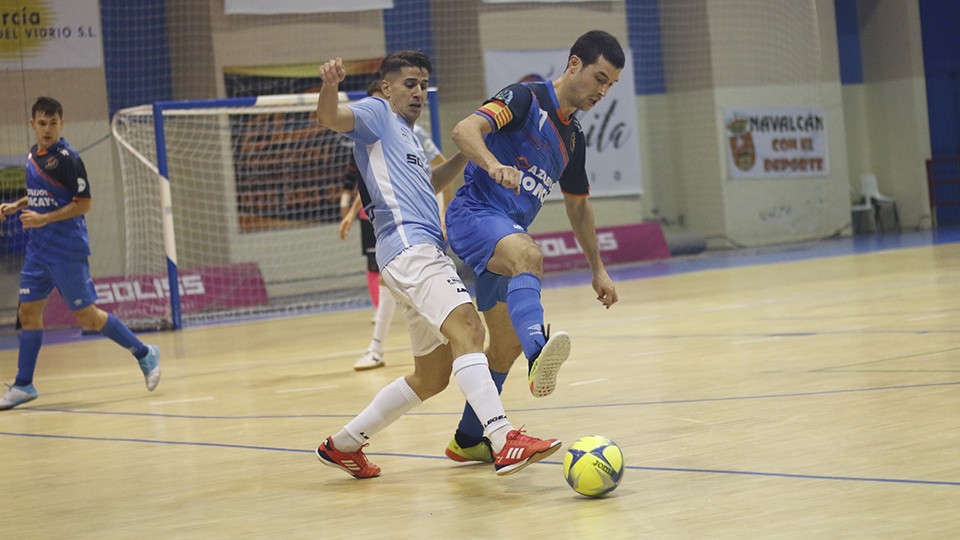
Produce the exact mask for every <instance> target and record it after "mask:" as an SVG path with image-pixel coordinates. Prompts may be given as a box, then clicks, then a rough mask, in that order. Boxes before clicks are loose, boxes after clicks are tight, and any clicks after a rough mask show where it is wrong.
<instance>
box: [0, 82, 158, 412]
mask: <svg viewBox="0 0 960 540" xmlns="http://www.w3.org/2000/svg"><path fill="white" fill-rule="evenodd" d="M30 126H31V127H32V128H33V131H34V133H35V134H36V137H37V144H35V145H34V146H33V148H31V149H30V155H29V157H28V158H27V170H26V177H27V195H26V196H25V197H23V198H21V199H19V200H17V201H14V202H11V203H3V204H0V220H3V219H4V218H5V217H6V216H9V215H13V214H15V213H17V212H18V211H21V210H22V212H21V214H20V222H21V223H22V224H23V228H24V229H25V230H26V231H27V234H28V237H27V254H26V258H25V259H24V263H23V270H22V271H21V272H20V306H19V307H18V309H17V320H18V321H19V322H20V326H21V329H20V331H19V333H18V334H17V339H18V342H19V345H20V347H19V352H18V358H17V378H16V380H15V381H14V383H13V385H10V386H9V387H8V388H7V391H6V392H4V394H3V396H2V397H0V410H5V409H12V408H13V407H16V406H18V405H22V404H24V403H27V402H28V401H32V400H34V399H36V398H37V396H38V393H37V389H36V387H34V385H33V374H34V371H35V370H36V367H37V358H38V356H39V355H40V346H41V344H42V342H43V309H44V307H45V305H46V302H47V297H49V296H50V293H51V292H53V288H54V287H56V288H57V290H58V291H60V295H61V296H62V297H63V299H64V301H65V302H66V304H67V307H69V308H70V310H71V311H72V312H73V314H74V316H75V317H76V318H77V322H78V323H79V324H80V326H81V327H83V328H84V329H85V330H92V331H94V332H99V333H101V334H103V335H105V336H107V337H108V338H110V339H111V340H113V341H114V342H115V343H117V344H118V345H120V346H122V347H123V348H125V349H127V350H129V351H130V353H131V354H133V355H134V357H135V358H136V359H137V361H138V363H139V364H140V370H141V371H142V372H143V376H144V379H145V381H146V385H147V389H148V390H150V391H153V389H154V388H156V387H157V384H158V383H159V382H160V351H159V350H158V349H157V347H155V346H153V345H144V344H143V343H142V342H141V341H140V340H139V339H137V337H136V336H135V335H134V334H133V332H131V331H130V330H129V329H128V328H127V327H126V326H125V325H124V324H123V323H122V322H121V321H120V319H118V318H116V317H114V316H113V315H112V314H109V313H107V312H105V311H103V310H102V309H100V308H98V307H97V306H96V304H95V302H96V300H97V293H96V291H95V290H94V286H93V280H92V279H91V278H90V264H89V263H88V261H87V257H89V256H90V243H89V241H88V240H87V223H86V220H85V219H84V217H83V216H84V214H86V213H87V212H88V211H89V210H90V207H91V199H90V183H89V181H88V179H87V171H86V168H85V167H84V165H83V160H81V159H80V155H79V154H77V152H76V151H75V150H74V149H73V148H71V147H70V145H69V144H68V143H67V141H66V140H64V139H63V138H61V137H60V133H61V130H62V129H63V106H62V105H60V102H58V101H57V100H55V99H53V98H49V97H40V98H38V99H37V101H36V102H35V103H34V104H33V108H32V109H31V112H30Z"/></svg>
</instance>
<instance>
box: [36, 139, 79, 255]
mask: <svg viewBox="0 0 960 540" xmlns="http://www.w3.org/2000/svg"><path fill="white" fill-rule="evenodd" d="M89 199H90V183H89V182H88V181H87V170H86V167H84V165H83V160H81V159H80V155H79V154H77V152H76V151H75V150H74V149H73V148H71V147H70V145H69V144H68V143H67V141H65V140H64V139H60V141H58V142H57V143H55V144H53V145H52V146H51V147H50V148H47V149H46V150H39V149H38V147H37V146H36V145H34V146H33V148H31V149H30V154H29V155H28V156H27V200H28V207H29V209H30V210H32V211H34V212H37V213H38V214H46V213H49V212H53V211H54V210H59V209H60V208H63V207H64V206H66V205H68V204H70V203H71V202H73V201H75V200H89ZM27 232H28V234H29V236H28V238H29V241H28V242H27V256H28V257H36V258H38V259H40V260H42V261H45V262H48V263H53V264H56V263H57V262H61V261H76V260H83V259H86V258H87V257H89V256H90V241H89V239H88V236H87V222H86V220H85V219H84V217H83V216H77V217H73V218H70V219H64V220H61V221H54V222H53V223H48V224H46V225H44V226H43V227H38V228H34V229H27Z"/></svg>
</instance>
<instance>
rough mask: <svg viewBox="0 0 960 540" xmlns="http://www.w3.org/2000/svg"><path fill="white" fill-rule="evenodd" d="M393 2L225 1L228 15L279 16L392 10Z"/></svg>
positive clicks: (387, 0)
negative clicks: (286, 14) (285, 14)
mask: <svg viewBox="0 0 960 540" xmlns="http://www.w3.org/2000/svg"><path fill="white" fill-rule="evenodd" d="M392 7H393V0H323V1H322V2H318V1H317V0H270V1H269V2H264V0H224V3H223V12H224V13H225V14H227V15H241V14H243V15H251V14H253V15H277V14H283V13H335V12H339V11H366V10H368V9H390V8H392Z"/></svg>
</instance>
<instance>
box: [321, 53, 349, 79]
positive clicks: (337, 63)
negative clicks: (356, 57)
mask: <svg viewBox="0 0 960 540" xmlns="http://www.w3.org/2000/svg"><path fill="white" fill-rule="evenodd" d="M346 76H347V70H346V69H344V67H343V60H341V59H340V58H334V59H333V60H329V61H327V62H325V63H324V64H323V65H321V66H320V78H321V79H322V80H323V84H340V82H341V81H343V79H344V78H346Z"/></svg>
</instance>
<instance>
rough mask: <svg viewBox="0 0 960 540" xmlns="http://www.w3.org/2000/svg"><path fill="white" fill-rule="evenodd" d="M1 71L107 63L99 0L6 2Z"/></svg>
mask: <svg viewBox="0 0 960 540" xmlns="http://www.w3.org/2000/svg"><path fill="white" fill-rule="evenodd" d="M2 6H3V7H0V71H22V70H36V69H65V68H95V67H100V66H102V65H103V44H102V42H101V40H100V8H99V4H98V2H97V0H34V1H32V2H3V3H2Z"/></svg>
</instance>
